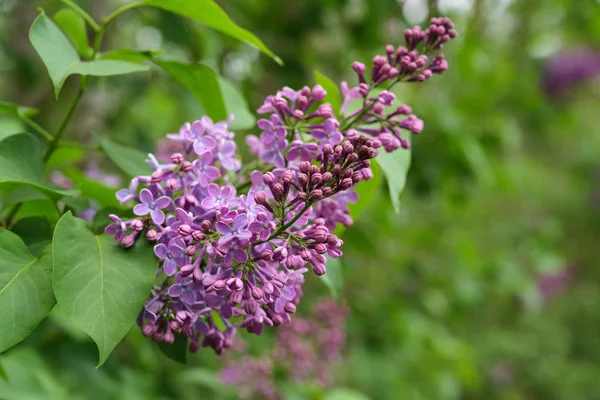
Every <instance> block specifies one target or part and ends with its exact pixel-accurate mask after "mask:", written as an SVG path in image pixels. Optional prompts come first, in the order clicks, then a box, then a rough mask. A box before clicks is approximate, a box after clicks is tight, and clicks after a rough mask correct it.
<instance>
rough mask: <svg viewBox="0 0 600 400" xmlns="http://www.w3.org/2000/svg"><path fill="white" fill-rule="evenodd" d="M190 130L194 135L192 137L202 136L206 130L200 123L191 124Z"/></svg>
mask: <svg viewBox="0 0 600 400" xmlns="http://www.w3.org/2000/svg"><path fill="white" fill-rule="evenodd" d="M190 130H191V132H192V133H193V134H194V136H202V135H204V131H205V130H206V128H205V127H204V124H203V123H202V121H194V122H192V126H191V127H190Z"/></svg>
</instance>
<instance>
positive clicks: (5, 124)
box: [0, 116, 27, 140]
mask: <svg viewBox="0 0 600 400" xmlns="http://www.w3.org/2000/svg"><path fill="white" fill-rule="evenodd" d="M21 132H27V128H26V127H25V124H23V122H22V121H20V120H18V119H17V118H15V117H5V116H0V140H2V139H4V138H5V137H8V136H12V135H14V134H15V133H21Z"/></svg>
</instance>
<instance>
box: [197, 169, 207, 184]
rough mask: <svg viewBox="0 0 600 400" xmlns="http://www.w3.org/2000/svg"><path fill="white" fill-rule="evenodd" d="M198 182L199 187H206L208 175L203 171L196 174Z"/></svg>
mask: <svg viewBox="0 0 600 400" xmlns="http://www.w3.org/2000/svg"><path fill="white" fill-rule="evenodd" d="M198 183H199V184H200V187H206V186H207V185H208V183H209V181H208V177H207V176H206V174H205V173H204V172H201V173H199V174H198Z"/></svg>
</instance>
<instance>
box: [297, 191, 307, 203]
mask: <svg viewBox="0 0 600 400" xmlns="http://www.w3.org/2000/svg"><path fill="white" fill-rule="evenodd" d="M298 200H299V201H301V202H302V203H304V202H305V201H306V193H305V192H300V193H298Z"/></svg>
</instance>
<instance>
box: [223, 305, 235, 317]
mask: <svg viewBox="0 0 600 400" xmlns="http://www.w3.org/2000/svg"><path fill="white" fill-rule="evenodd" d="M220 311H221V316H222V317H223V318H225V319H229V318H231V316H232V315H233V310H232V309H231V306H230V305H229V304H223V305H222V306H221V310H220Z"/></svg>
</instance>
